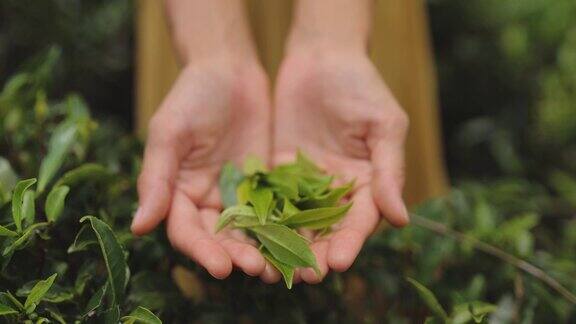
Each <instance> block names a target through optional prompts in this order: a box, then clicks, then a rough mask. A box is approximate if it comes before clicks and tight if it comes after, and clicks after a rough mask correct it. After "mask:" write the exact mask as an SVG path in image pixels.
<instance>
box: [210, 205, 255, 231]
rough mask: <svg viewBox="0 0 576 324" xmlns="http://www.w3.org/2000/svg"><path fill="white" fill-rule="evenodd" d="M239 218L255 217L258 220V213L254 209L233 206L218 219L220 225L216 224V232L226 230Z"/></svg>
mask: <svg viewBox="0 0 576 324" xmlns="http://www.w3.org/2000/svg"><path fill="white" fill-rule="evenodd" d="M239 217H253V218H256V212H255V211H254V208H252V207H250V206H245V205H243V206H242V205H239V206H233V207H229V208H226V209H225V210H224V211H223V212H222V213H221V214H220V218H219V219H218V223H217V224H216V232H219V231H221V230H222V229H224V228H225V227H226V226H227V225H228V224H230V223H231V222H232V221H234V220H235V219H237V218H239Z"/></svg>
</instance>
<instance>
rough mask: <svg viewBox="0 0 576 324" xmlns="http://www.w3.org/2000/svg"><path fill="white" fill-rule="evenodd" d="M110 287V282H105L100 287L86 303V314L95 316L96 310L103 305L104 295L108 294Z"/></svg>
mask: <svg viewBox="0 0 576 324" xmlns="http://www.w3.org/2000/svg"><path fill="white" fill-rule="evenodd" d="M107 289H108V283H106V284H104V285H103V286H102V287H100V288H98V290H96V292H95V293H94V295H92V297H90V300H88V304H86V309H85V311H84V316H88V317H90V316H93V315H94V312H95V311H96V310H97V309H98V308H100V306H102V304H103V303H104V296H105V295H106V290H107Z"/></svg>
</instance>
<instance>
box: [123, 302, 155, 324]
mask: <svg viewBox="0 0 576 324" xmlns="http://www.w3.org/2000/svg"><path fill="white" fill-rule="evenodd" d="M122 322H123V323H125V324H134V323H141V324H162V321H161V320H160V319H159V318H158V317H157V316H156V315H154V313H152V312H151V311H150V310H148V309H146V308H144V307H142V306H138V307H137V308H136V309H135V310H133V311H132V313H130V315H128V316H124V317H122Z"/></svg>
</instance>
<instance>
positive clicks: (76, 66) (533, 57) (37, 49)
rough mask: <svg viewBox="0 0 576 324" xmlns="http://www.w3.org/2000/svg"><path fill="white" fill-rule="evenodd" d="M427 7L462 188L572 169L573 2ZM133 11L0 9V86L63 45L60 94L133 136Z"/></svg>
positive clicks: (75, 5) (78, 4)
mask: <svg viewBox="0 0 576 324" xmlns="http://www.w3.org/2000/svg"><path fill="white" fill-rule="evenodd" d="M428 7H429V16H430V23H431V31H432V34H433V40H434V50H435V54H436V60H437V70H438V75H439V83H440V93H441V108H442V110H441V113H442V121H443V130H444V142H445V147H446V148H447V149H446V155H447V156H446V157H447V159H446V160H447V163H448V167H449V172H450V174H451V176H452V179H460V178H463V177H474V178H478V177H484V176H498V175H502V174H527V175H530V176H536V177H538V176H540V175H542V173H543V168H544V169H546V170H548V169H550V168H552V167H560V168H571V167H572V166H571V164H572V163H570V161H571V160H572V158H573V157H574V155H575V154H576V153H575V152H574V150H573V148H571V147H569V146H570V144H573V143H574V140H575V139H576V118H575V116H576V113H575V110H576V91H575V90H576V18H575V17H576V5H575V3H574V1H571V0H555V1H549V0H508V1H496V0H469V1H457V0H430V1H428ZM133 10H134V8H133V3H132V1H129V0H107V1H105V0H92V1H78V0H46V1H34V0H2V1H0V82H3V81H5V80H6V78H8V76H9V75H11V74H12V73H13V72H15V71H16V70H17V69H19V68H21V67H22V66H26V64H29V61H30V60H29V58H30V55H31V54H32V53H41V52H42V51H43V50H46V48H48V47H49V46H51V45H54V44H57V45H58V46H60V47H61V49H62V59H61V60H60V61H59V62H60V63H59V64H58V66H57V68H56V73H55V77H54V78H53V80H52V84H51V91H52V92H53V93H55V94H57V95H58V94H63V93H64V92H68V91H77V92H79V93H81V94H82V95H83V96H84V97H85V98H86V100H87V101H88V103H89V104H90V106H91V107H92V109H93V110H94V111H96V114H97V115H100V116H116V118H117V119H119V120H120V121H121V122H122V123H123V124H124V125H127V127H130V126H131V125H132V119H131V113H132V106H133V78H134V76H133V72H134V53H133V48H134V46H133V23H132V20H133V16H134V12H133ZM559 151H564V152H559Z"/></svg>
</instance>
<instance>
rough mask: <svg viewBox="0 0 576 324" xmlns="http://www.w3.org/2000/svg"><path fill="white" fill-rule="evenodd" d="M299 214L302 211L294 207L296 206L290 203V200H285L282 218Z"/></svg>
mask: <svg viewBox="0 0 576 324" xmlns="http://www.w3.org/2000/svg"><path fill="white" fill-rule="evenodd" d="M299 212H300V209H298V207H296V206H294V204H293V203H292V202H290V199H288V198H284V204H283V205H282V217H283V218H286V217H290V216H292V215H294V214H297V213H299Z"/></svg>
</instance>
